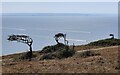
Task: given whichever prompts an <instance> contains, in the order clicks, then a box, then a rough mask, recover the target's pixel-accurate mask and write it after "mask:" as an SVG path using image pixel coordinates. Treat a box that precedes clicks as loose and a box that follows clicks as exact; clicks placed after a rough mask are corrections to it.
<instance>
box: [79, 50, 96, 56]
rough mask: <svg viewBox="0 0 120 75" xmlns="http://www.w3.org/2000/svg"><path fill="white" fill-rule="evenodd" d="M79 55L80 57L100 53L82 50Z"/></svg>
mask: <svg viewBox="0 0 120 75" xmlns="http://www.w3.org/2000/svg"><path fill="white" fill-rule="evenodd" d="M79 55H80V57H84V58H86V57H89V56H95V55H98V54H97V53H95V52H93V51H90V50H89V51H84V52H81V53H80V54H79Z"/></svg>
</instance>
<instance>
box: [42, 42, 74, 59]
mask: <svg viewBox="0 0 120 75" xmlns="http://www.w3.org/2000/svg"><path fill="white" fill-rule="evenodd" d="M52 49H54V50H52ZM41 52H42V53H44V54H43V55H42V56H41V58H40V60H43V59H62V58H67V57H71V56H73V55H74V54H75V51H74V50H72V49H69V47H68V46H67V45H64V44H62V43H60V44H57V45H54V46H46V47H44V48H43V49H42V51H41Z"/></svg>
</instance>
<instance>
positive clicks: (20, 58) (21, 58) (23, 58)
mask: <svg viewBox="0 0 120 75" xmlns="http://www.w3.org/2000/svg"><path fill="white" fill-rule="evenodd" d="M34 57H36V55H35V54H33V55H32V58H34ZM29 58H30V54H29V52H25V53H22V54H20V55H19V56H17V57H15V58H14V60H27V59H29Z"/></svg>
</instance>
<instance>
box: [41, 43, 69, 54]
mask: <svg viewBox="0 0 120 75" xmlns="http://www.w3.org/2000/svg"><path fill="white" fill-rule="evenodd" d="M66 47H68V46H67V45H64V44H62V43H59V44H56V45H53V46H46V47H44V48H43V49H42V50H41V51H40V53H52V52H55V51H59V50H61V49H64V48H66Z"/></svg>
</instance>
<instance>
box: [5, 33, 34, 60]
mask: <svg viewBox="0 0 120 75" xmlns="http://www.w3.org/2000/svg"><path fill="white" fill-rule="evenodd" d="M7 40H9V41H17V42H22V43H25V44H27V45H28V46H29V50H30V51H29V60H31V58H32V43H33V40H32V38H30V37H29V36H26V35H13V34H12V35H9V37H8V39H7Z"/></svg>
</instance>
